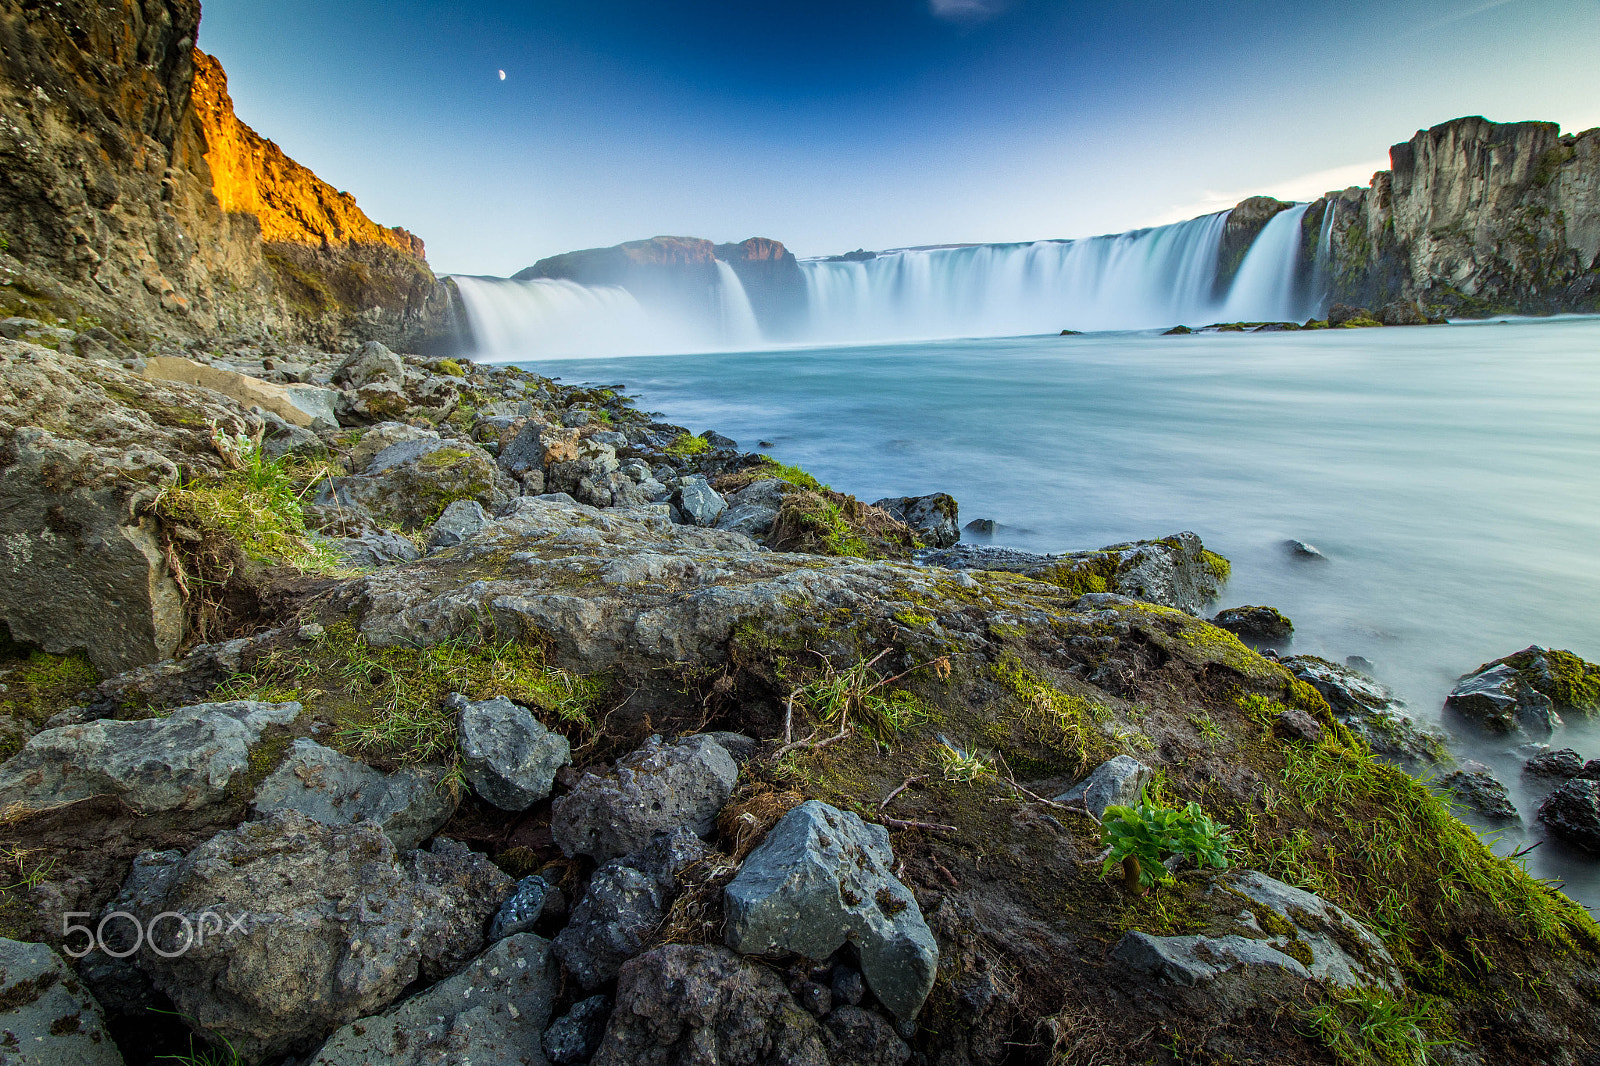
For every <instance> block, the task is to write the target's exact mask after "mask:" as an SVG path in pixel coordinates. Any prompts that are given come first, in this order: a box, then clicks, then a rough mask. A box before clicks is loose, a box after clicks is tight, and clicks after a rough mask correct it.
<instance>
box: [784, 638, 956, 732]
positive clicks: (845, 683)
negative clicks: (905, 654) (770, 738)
mask: <svg viewBox="0 0 1600 1066" xmlns="http://www.w3.org/2000/svg"><path fill="white" fill-rule="evenodd" d="M890 650H892V649H885V650H884V651H881V652H879V653H878V654H877V655H876V656H874V657H873V658H871V659H866V660H863V661H861V662H858V663H855V664H854V665H852V666H848V667H846V668H845V669H843V670H840V669H838V668H837V667H835V666H834V665H833V664H832V663H831V662H829V661H828V660H826V659H823V674H822V676H821V677H819V678H816V679H815V680H813V681H810V682H807V683H806V684H803V685H801V686H799V687H798V688H796V689H795V690H794V691H792V692H791V693H789V699H788V701H787V710H786V713H785V719H784V745H783V747H782V748H780V749H779V750H778V752H777V757H779V758H781V757H782V756H783V755H786V754H787V753H789V752H790V751H794V750H800V749H812V750H815V749H817V748H822V747H826V746H827V745H829V744H834V743H837V742H838V741H841V740H843V739H845V738H846V737H848V736H851V735H853V734H855V733H856V732H858V731H859V732H862V733H865V734H866V735H867V736H869V737H871V738H872V739H873V740H875V741H879V742H887V741H889V740H892V739H893V738H894V737H895V736H896V734H898V733H899V732H900V730H902V729H905V728H906V727H907V726H910V725H912V724H914V723H916V722H919V721H923V720H924V719H926V718H927V717H928V713H927V708H926V706H925V705H924V704H923V702H922V701H921V700H919V699H918V698H917V697H916V696H914V695H912V694H911V693H910V692H907V691H905V690H904V689H898V688H890V687H889V686H891V685H893V684H894V683H895V682H896V681H899V680H900V679H901V678H904V677H905V676H907V675H908V674H912V673H915V672H916V671H918V670H921V669H923V668H924V667H930V666H931V667H933V668H934V669H935V670H936V671H938V672H939V673H940V675H941V676H946V674H947V672H948V670H949V668H950V660H949V658H948V657H943V658H939V659H935V660H933V661H932V662H928V663H922V664H921V665H918V666H913V667H912V668H911V669H910V670H906V671H903V672H901V673H898V674H895V675H894V676H893V677H883V676H881V675H879V674H878V672H877V671H876V670H874V669H873V667H875V666H877V664H878V660H879V659H882V658H883V657H884V656H885V655H888V654H889V651H890ZM797 705H798V706H800V707H803V708H805V709H807V710H809V711H810V712H811V717H812V718H813V719H814V720H815V721H817V722H818V723H819V725H818V727H817V729H816V730H814V731H813V732H812V734H811V735H810V736H809V737H807V738H805V739H804V740H791V739H790V737H791V734H792V731H793V727H794V708H795V707H796V706H797ZM833 728H837V730H838V731H837V732H836V733H833V734H832V735H831V736H824V735H823V734H824V732H825V731H826V730H828V729H833Z"/></svg>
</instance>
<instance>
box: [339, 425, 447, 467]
mask: <svg viewBox="0 0 1600 1066" xmlns="http://www.w3.org/2000/svg"><path fill="white" fill-rule="evenodd" d="M438 439H439V433H438V431H437V430H432V429H423V428H422V427H420V426H413V425H408V424H407V423H405V422H380V423H378V424H377V425H375V426H373V427H372V428H371V429H369V430H367V431H366V432H365V433H363V434H361V437H360V439H358V440H357V441H356V442H355V443H354V444H352V445H351V446H350V469H351V470H353V471H355V472H356V473H358V474H361V473H365V472H366V469H367V467H369V466H371V465H372V460H374V459H376V458H377V457H378V456H379V455H380V454H382V453H383V451H384V450H385V449H386V448H389V447H390V446H391V445H395V444H400V443H402V442H404V441H408V440H438Z"/></svg>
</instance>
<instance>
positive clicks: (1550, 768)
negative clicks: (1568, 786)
mask: <svg viewBox="0 0 1600 1066" xmlns="http://www.w3.org/2000/svg"><path fill="white" fill-rule="evenodd" d="M1522 772H1523V773H1525V774H1527V775H1528V776H1529V777H1559V778H1563V779H1565V778H1570V777H1577V776H1578V775H1579V774H1580V773H1582V772H1583V756H1582V755H1579V754H1578V753H1577V752H1575V751H1573V750H1572V749H1571V748H1559V749H1557V750H1555V751H1545V752H1540V753H1539V754H1538V755H1535V756H1534V757H1533V758H1531V759H1529V760H1528V761H1527V762H1525V763H1523V765H1522Z"/></svg>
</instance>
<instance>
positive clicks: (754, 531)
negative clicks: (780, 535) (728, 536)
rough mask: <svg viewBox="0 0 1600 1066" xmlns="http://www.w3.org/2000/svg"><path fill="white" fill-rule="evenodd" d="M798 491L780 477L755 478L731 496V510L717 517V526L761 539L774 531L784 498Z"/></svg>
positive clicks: (729, 504) (729, 505) (729, 500)
mask: <svg viewBox="0 0 1600 1066" xmlns="http://www.w3.org/2000/svg"><path fill="white" fill-rule="evenodd" d="M796 491H798V490H797V489H796V488H795V486H793V485H791V484H790V483H789V482H787V481H780V480H778V479H777V478H763V479H761V480H760V481H752V482H751V483H750V484H749V485H747V486H745V487H744V488H743V489H740V490H739V491H738V492H736V493H734V494H733V495H732V496H730V497H728V509H727V510H726V511H724V512H722V514H721V516H720V517H719V518H718V519H717V528H718V529H726V530H731V531H732V532H735V533H743V534H744V535H745V536H747V537H751V538H753V539H755V540H762V539H764V538H765V537H766V535H767V534H768V533H771V532H772V523H773V522H775V521H777V518H778V511H779V509H780V508H781V507H782V506H783V498H784V497H785V496H787V495H789V494H790V493H792V492H796Z"/></svg>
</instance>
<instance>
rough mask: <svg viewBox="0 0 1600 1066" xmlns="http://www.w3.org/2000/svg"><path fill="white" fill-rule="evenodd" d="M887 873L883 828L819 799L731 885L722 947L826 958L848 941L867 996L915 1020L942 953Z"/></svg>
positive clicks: (788, 820)
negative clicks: (857, 956)
mask: <svg viewBox="0 0 1600 1066" xmlns="http://www.w3.org/2000/svg"><path fill="white" fill-rule="evenodd" d="M893 865H894V853H893V851H892V849H891V848H890V846H889V831H888V830H887V829H885V828H884V827H883V826H881V825H868V824H867V823H865V822H863V821H862V820H861V819H860V818H859V817H857V816H856V815H855V814H852V813H847V812H844V811H840V810H838V809H837V808H835V807H830V806H828V805H827V804H825V803H821V802H818V801H817V800H809V801H807V802H805V803H802V804H801V805H800V806H798V807H796V808H794V809H793V810H791V811H790V812H789V813H788V814H786V815H784V816H783V818H782V819H781V820H780V821H779V822H778V824H777V825H775V826H773V828H772V830H771V832H769V833H768V834H767V837H766V839H765V840H763V841H762V842H761V844H760V845H759V846H758V847H757V848H756V849H755V851H753V852H751V853H750V856H749V857H748V858H747V859H745V862H744V866H743V867H742V868H741V869H740V871H739V874H738V876H737V877H735V878H734V879H733V881H732V882H731V883H730V884H729V885H728V887H727V889H726V891H725V894H724V899H725V911H726V915H727V919H726V943H727V945H728V946H729V947H731V948H733V949H734V950H735V951H738V952H740V953H742V954H746V955H766V954H779V953H785V952H794V953H796V954H799V955H803V956H805V957H806V958H809V959H825V958H827V957H828V956H829V955H831V954H833V953H834V952H835V951H837V950H838V949H839V948H840V947H842V946H844V944H845V943H846V942H847V941H848V942H849V943H851V944H853V945H854V946H855V948H856V950H857V952H858V953H859V954H860V956H861V972H862V975H863V976H864V977H865V978H866V981H867V985H868V987H870V988H871V989H872V991H873V994H875V995H876V996H877V997H878V999H879V1001H880V1002H882V1003H883V1005H884V1006H885V1007H887V1008H889V1010H890V1011H891V1012H892V1013H893V1014H894V1016H895V1017H896V1018H897V1019H899V1020H900V1021H901V1022H912V1021H914V1020H915V1019H916V1016H917V1012H918V1011H920V1010H921V1009H922V1003H923V1000H925V999H926V998H927V996H928V992H929V990H930V989H932V987H933V979H934V977H935V975H936V974H937V972H938V968H939V947H938V945H937V944H936V943H935V942H934V939H933V934H932V933H931V932H929V930H928V926H927V923H926V922H924V921H923V919H922V911H921V910H920V909H919V908H918V907H917V901H916V898H915V897H914V896H912V894H911V892H910V890H908V889H907V888H906V887H905V886H904V885H902V884H901V883H900V882H899V881H898V880H896V879H895V877H894V875H893V874H891V873H890V870H891V869H892V868H893Z"/></svg>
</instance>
